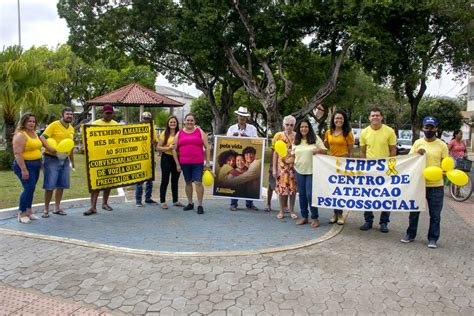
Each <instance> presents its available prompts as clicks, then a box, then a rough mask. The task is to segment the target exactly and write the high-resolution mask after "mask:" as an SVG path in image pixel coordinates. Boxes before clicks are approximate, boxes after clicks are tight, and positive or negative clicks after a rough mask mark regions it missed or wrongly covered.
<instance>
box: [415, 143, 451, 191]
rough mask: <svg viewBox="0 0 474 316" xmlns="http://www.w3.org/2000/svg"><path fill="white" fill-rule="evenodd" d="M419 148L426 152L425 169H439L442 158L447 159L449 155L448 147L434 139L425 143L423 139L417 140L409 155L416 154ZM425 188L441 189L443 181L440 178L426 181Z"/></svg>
mask: <svg viewBox="0 0 474 316" xmlns="http://www.w3.org/2000/svg"><path fill="white" fill-rule="evenodd" d="M420 148H423V149H424V150H425V151H426V152H425V156H426V167H431V166H436V167H441V161H442V160H443V158H446V157H448V154H449V150H448V146H447V145H446V144H445V143H444V142H443V141H442V140H441V139H436V140H435V141H432V142H427V141H426V140H425V139H424V138H422V139H418V140H417V141H415V143H414V144H413V146H412V147H411V149H410V154H414V153H416V152H417V151H418V149H420ZM426 186H427V187H441V186H443V179H442V178H441V179H439V180H437V181H430V180H428V179H426Z"/></svg>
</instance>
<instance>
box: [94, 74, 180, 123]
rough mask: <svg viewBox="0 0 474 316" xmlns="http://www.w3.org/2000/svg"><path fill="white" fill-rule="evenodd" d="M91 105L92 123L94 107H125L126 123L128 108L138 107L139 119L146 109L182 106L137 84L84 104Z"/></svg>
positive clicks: (126, 120)
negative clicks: (108, 105) (107, 105)
mask: <svg viewBox="0 0 474 316" xmlns="http://www.w3.org/2000/svg"><path fill="white" fill-rule="evenodd" d="M86 104H88V105H92V121H94V120H95V119H96V115H95V106H96V105H99V106H103V105H106V104H110V105H112V106H114V107H125V112H124V115H125V118H124V119H125V122H126V123H128V108H129V107H140V117H141V115H142V113H143V111H144V109H145V106H147V107H162V108H168V107H171V108H172V107H181V106H183V105H184V104H183V103H180V102H178V101H175V100H173V99H170V98H168V97H166V96H164V95H161V94H159V93H156V92H155V91H153V90H150V89H148V88H145V87H144V86H142V85H140V84H138V83H131V84H129V85H127V86H125V87H122V88H119V89H117V90H114V91H112V92H109V93H107V94H104V95H102V96H100V97H97V98H94V99H92V100H89V101H87V102H86Z"/></svg>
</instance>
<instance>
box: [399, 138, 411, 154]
mask: <svg viewBox="0 0 474 316" xmlns="http://www.w3.org/2000/svg"><path fill="white" fill-rule="evenodd" d="M411 146H412V143H411V139H403V138H400V139H398V140H397V155H406V154H408V153H409V152H410V149H411Z"/></svg>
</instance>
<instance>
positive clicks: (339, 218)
mask: <svg viewBox="0 0 474 316" xmlns="http://www.w3.org/2000/svg"><path fill="white" fill-rule="evenodd" d="M324 144H325V145H326V147H329V154H330V155H331V156H335V157H352V156H353V154H354V135H353V134H352V130H351V126H350V124H349V120H348V118H347V114H346V112H344V111H342V110H336V111H334V114H333V115H332V118H331V124H330V127H329V130H327V131H326V134H325V136H324ZM329 222H330V223H331V224H334V223H337V224H338V225H344V216H343V215H342V210H336V209H335V210H334V215H333V216H332V217H331V219H330V220H329Z"/></svg>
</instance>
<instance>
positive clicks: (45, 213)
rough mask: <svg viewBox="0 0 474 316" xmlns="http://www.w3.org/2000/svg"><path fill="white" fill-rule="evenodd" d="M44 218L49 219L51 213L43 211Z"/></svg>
mask: <svg viewBox="0 0 474 316" xmlns="http://www.w3.org/2000/svg"><path fill="white" fill-rule="evenodd" d="M41 217H42V218H49V212H48V211H43V215H41Z"/></svg>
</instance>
